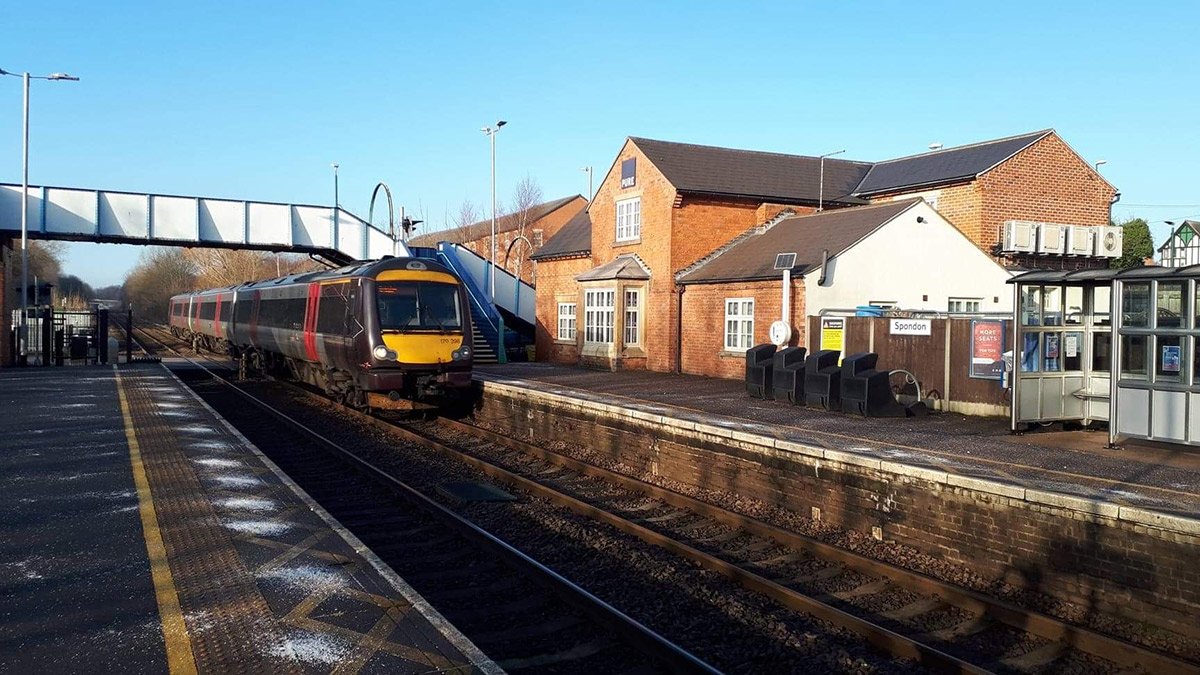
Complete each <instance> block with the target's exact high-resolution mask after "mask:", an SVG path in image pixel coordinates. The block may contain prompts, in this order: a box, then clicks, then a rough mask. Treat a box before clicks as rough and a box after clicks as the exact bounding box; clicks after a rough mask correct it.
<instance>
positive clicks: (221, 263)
mask: <svg viewBox="0 0 1200 675" xmlns="http://www.w3.org/2000/svg"><path fill="white" fill-rule="evenodd" d="M183 256H184V257H185V258H186V259H187V260H188V261H189V262H191V263H192V265H193V266H194V267H195V269H196V283H197V285H198V286H199V287H200V288H218V287H221V286H233V285H235V284H240V283H242V282H243V281H258V280H260V279H267V278H270V277H273V276H275V269H276V267H275V259H274V258H273V257H272V256H271V254H270V253H265V252H263V251H238V250H233V249H225V248H191V249H187V250H186V251H184V252H183Z"/></svg>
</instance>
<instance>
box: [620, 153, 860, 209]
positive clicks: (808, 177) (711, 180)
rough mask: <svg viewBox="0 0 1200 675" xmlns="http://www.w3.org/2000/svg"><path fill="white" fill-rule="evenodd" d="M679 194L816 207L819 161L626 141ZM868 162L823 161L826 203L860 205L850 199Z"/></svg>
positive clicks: (852, 197)
mask: <svg viewBox="0 0 1200 675" xmlns="http://www.w3.org/2000/svg"><path fill="white" fill-rule="evenodd" d="M629 140H631V141H632V142H633V143H634V144H635V145H636V146H637V147H638V148H640V149H641V151H642V152H643V153H644V154H645V155H646V158H647V159H649V160H650V161H651V162H653V164H654V166H656V167H658V170H659V171H661V172H662V174H663V175H664V176H666V178H667V180H668V181H670V182H671V184H672V185H674V186H675V189H677V190H679V191H680V192H693V193H700V194H711V195H722V196H744V197H752V198H754V199H761V200H767V201H771V200H774V201H778V202H783V203H795V202H816V201H817V198H818V193H819V192H820V169H821V160H820V158H818V157H808V156H805V155H784V154H780V153H776V152H758V151H754V150H734V149H731V148H717V147H713V146H709V145H693V144H691V143H674V142H670V141H656V140H653V139H649V138H636V137H630V139H629ZM870 168H871V163H870V162H853V161H849V160H844V159H833V158H829V159H826V160H825V201H826V202H828V203H831V204H832V203H841V204H862V203H864V200H862V199H859V198H857V197H854V196H852V195H851V193H852V192H853V190H854V188H855V187H856V186H857V185H858V184H859V182H860V181H861V180H862V178H863V176H865V175H866V173H867V171H868V170H869V169H870Z"/></svg>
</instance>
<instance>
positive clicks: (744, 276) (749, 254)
mask: <svg viewBox="0 0 1200 675" xmlns="http://www.w3.org/2000/svg"><path fill="white" fill-rule="evenodd" d="M920 201H921V199H920V198H919V197H918V198H913V199H903V200H897V201H892V202H884V203H882V204H872V205H870V206H855V207H850V208H844V209H837V210H834V211H825V212H823V213H818V214H814V215H807V216H792V217H790V218H784V219H782V220H780V221H778V222H777V223H776V224H775V225H774V226H772V227H769V228H768V227H764V226H759V227H756V228H752V229H751V230H750V231H749V232H748V233H747V234H746V235H744V236H743V238H741V240H740V241H738V242H737V243H735V244H734V245H732V246H730V247H729V248H727V249H726V250H724V251H723V252H721V253H720V254H718V255H716V256H715V257H713V258H711V259H710V260H709V261H708V262H706V263H704V264H702V265H698V266H696V267H694V268H693V269H691V270H688V271H685V272H683V273H682V274H680V275H679V276H678V281H679V283H681V284H695V283H718V282H726V281H753V280H759V279H777V278H779V274H780V273H779V270H776V269H775V254H777V253H787V252H792V251H794V252H795V253H796V263H795V265H794V266H793V267H792V270H793V271H796V272H798V273H800V274H805V273H807V272H810V271H812V270H814V269H816V268H818V267H820V266H821V255H822V253H823V252H824V251H825V250H828V251H829V255H830V256H835V255H838V254H839V253H841V252H843V251H845V250H846V249H848V248H850V247H851V246H853V245H854V244H855V243H857V242H858V241H859V240H861V239H862V238H863V237H866V236H867V235H869V234H870V233H872V232H874V231H875V230H876V229H878V228H879V227H881V226H882V225H884V224H885V223H887V222H888V221H890V220H892V219H893V218H895V217H896V216H898V215H900V214H901V213H903V212H905V211H907V210H908V209H910V208H912V206H913V205H914V204H917V203H919V202H920Z"/></svg>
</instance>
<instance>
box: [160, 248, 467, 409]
mask: <svg viewBox="0 0 1200 675" xmlns="http://www.w3.org/2000/svg"><path fill="white" fill-rule="evenodd" d="M168 316H169V321H168V325H169V327H170V331H171V333H172V334H174V335H176V336H177V337H180V338H183V339H187V340H189V341H190V342H191V343H192V345H193V347H194V348H196V349H207V350H209V351H214V352H218V353H228V354H229V355H230V356H231V357H233V358H234V359H236V360H238V361H239V363H240V364H241V368H242V370H243V373H248V372H253V371H261V372H277V373H278V372H282V373H283V374H284V375H285V376H289V377H290V378H292V379H295V380H298V381H301V382H305V383H307V384H309V385H312V386H314V387H317V388H319V389H322V390H324V392H325V393H326V394H327V395H328V396H330V397H331V398H333V399H334V400H337V401H339V402H342V403H345V404H346V405H349V406H352V407H355V408H359V409H367V408H370V409H392V410H401V409H413V408H414V407H429V406H444V407H449V406H461V405H464V404H469V401H470V396H471V391H472V384H471V366H472V362H473V356H474V355H473V353H472V352H473V349H472V345H473V339H472V324H471V314H470V305H469V304H468V296H467V293H466V289H465V288H464V287H463V284H462V282H461V281H460V280H459V279H458V277H456V276H455V275H454V273H453V272H451V271H450V270H449V269H447V268H446V267H444V266H442V265H440V264H438V263H437V262H435V261H433V260H428V259H424V258H407V257H390V256H388V257H384V258H382V259H380V260H377V261H366V262H357V263H353V264H350V265H346V266H344V267H339V268H336V269H330V270H325V271H319V272H309V273H303V274H295V275H291V276H285V277H279V278H275V279H266V280H263V281H254V282H246V283H242V284H239V285H236V286H229V287H225V288H213V289H208V290H203V291H196V292H192V293H183V294H180V295H176V296H173V297H172V298H171V299H170V308H169V314H168Z"/></svg>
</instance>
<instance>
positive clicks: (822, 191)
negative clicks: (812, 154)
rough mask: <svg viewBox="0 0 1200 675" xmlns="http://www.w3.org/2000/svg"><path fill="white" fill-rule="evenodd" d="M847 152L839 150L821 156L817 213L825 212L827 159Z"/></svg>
mask: <svg viewBox="0 0 1200 675" xmlns="http://www.w3.org/2000/svg"><path fill="white" fill-rule="evenodd" d="M845 151H846V150H845V149H842V150H838V151H837V152H827V153H825V154H824V155H821V157H820V159H821V177H820V179H819V183H820V184H819V185H818V187H817V213H820V212H822V211H824V210H825V158H826V157H833V156H834V155H840V154H842V153H843V152H845Z"/></svg>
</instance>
